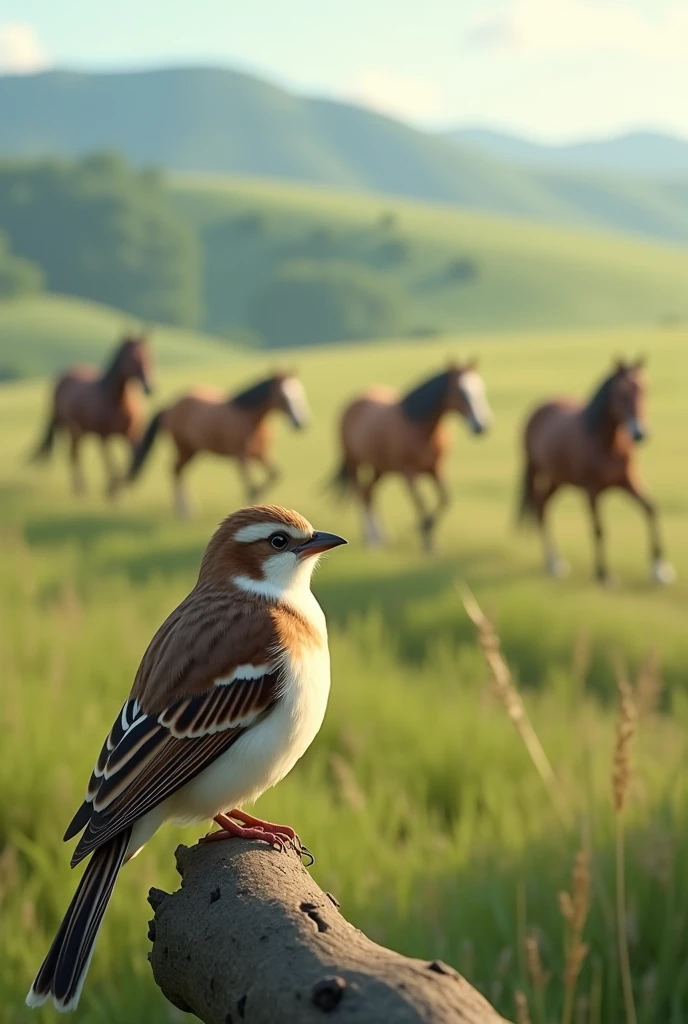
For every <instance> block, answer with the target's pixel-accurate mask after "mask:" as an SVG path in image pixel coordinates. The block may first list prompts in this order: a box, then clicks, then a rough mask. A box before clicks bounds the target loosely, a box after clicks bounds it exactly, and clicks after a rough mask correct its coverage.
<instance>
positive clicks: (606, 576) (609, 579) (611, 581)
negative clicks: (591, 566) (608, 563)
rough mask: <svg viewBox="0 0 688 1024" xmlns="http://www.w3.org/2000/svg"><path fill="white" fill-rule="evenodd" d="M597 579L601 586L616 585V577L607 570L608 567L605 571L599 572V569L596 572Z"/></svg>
mask: <svg viewBox="0 0 688 1024" xmlns="http://www.w3.org/2000/svg"><path fill="white" fill-rule="evenodd" d="M595 579H596V580H597V582H598V583H599V584H600V586H601V587H614V586H616V577H615V576H612V574H611V573H610V572H607V571H606V569H605V570H604V571H603V572H599V571H598V572H596V573H595Z"/></svg>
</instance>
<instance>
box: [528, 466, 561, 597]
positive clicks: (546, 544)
mask: <svg viewBox="0 0 688 1024" xmlns="http://www.w3.org/2000/svg"><path fill="white" fill-rule="evenodd" d="M558 490H559V484H554V483H552V484H549V486H548V488H547V490H546V491H544V492H542V493H540V494H536V495H535V496H534V512H535V518H536V520H537V524H538V526H539V527H540V536H541V537H542V550H543V552H544V555H545V568H546V569H547V572H548V573H549V574H550V576H558V577H561V576H565V575H566V573H567V572H568V565H567V564H566V562H565V561H564V560H563V559H562V558H560V557H559V555H558V553H557V550H556V548H555V546H554V541H553V540H552V535H551V533H550V530H549V521H548V519H547V516H546V511H547V505H548V504H549V502H550V500H551V499H552V498H553V497H554V495H555V494H556V492H557V491H558Z"/></svg>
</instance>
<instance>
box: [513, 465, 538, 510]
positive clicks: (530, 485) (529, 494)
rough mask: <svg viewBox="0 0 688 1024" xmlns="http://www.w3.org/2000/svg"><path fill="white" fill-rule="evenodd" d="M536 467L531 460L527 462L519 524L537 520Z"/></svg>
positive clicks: (520, 502) (524, 472)
mask: <svg viewBox="0 0 688 1024" xmlns="http://www.w3.org/2000/svg"><path fill="white" fill-rule="evenodd" d="M535 511H536V502H535V467H534V466H533V464H532V462H531V461H530V459H527V460H526V464H525V466H524V468H523V476H522V478H521V492H520V496H519V503H518V514H517V522H518V523H526V522H528V521H529V520H531V519H534V518H535Z"/></svg>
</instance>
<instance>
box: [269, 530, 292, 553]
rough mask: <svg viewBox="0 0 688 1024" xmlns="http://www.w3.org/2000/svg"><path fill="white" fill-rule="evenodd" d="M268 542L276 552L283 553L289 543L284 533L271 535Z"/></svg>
mask: <svg viewBox="0 0 688 1024" xmlns="http://www.w3.org/2000/svg"><path fill="white" fill-rule="evenodd" d="M269 540H270V547H273V548H275V550H276V551H284V549H285V548H286V546H287V544H288V543H289V538H288V537H287V535H286V533H273V534H272V535H271V536H270V538H269Z"/></svg>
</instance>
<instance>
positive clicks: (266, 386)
mask: <svg viewBox="0 0 688 1024" xmlns="http://www.w3.org/2000/svg"><path fill="white" fill-rule="evenodd" d="M274 379H275V378H274V377H266V378H265V380H259V381H258V383H257V384H252V385H251V387H250V388H246V389H245V390H244V391H240V392H239V393H238V394H237V395H234V396H233V397H232V398H230V399H229V401H230V402H232V403H233V404H234V405H238V406H239V408H240V409H255V407H256V406H257V405H262V403H263V402H265V401H266V400H267V398H268V395H269V394H270V388H271V387H272V383H273V381H274Z"/></svg>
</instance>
